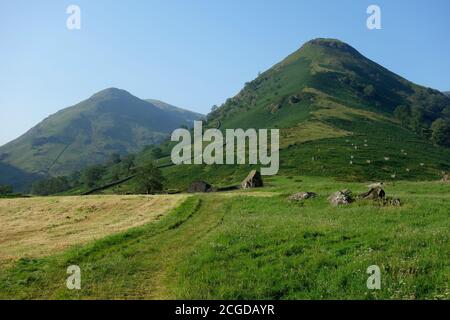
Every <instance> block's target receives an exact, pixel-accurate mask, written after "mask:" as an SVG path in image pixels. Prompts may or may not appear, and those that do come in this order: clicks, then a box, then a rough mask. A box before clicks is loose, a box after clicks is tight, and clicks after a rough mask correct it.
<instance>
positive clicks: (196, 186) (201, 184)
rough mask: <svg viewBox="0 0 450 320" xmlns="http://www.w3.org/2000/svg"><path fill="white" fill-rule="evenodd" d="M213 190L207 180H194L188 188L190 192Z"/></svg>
mask: <svg viewBox="0 0 450 320" xmlns="http://www.w3.org/2000/svg"><path fill="white" fill-rule="evenodd" d="M213 191H214V190H213V187H212V186H211V185H210V184H209V183H208V182H205V181H194V182H192V183H191V185H190V186H189V188H188V192H190V193H204V192H213Z"/></svg>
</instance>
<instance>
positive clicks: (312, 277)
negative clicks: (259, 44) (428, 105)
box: [0, 176, 450, 299]
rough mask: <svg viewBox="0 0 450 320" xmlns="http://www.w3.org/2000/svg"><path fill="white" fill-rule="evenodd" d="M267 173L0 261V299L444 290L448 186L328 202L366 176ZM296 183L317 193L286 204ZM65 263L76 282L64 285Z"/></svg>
mask: <svg viewBox="0 0 450 320" xmlns="http://www.w3.org/2000/svg"><path fill="white" fill-rule="evenodd" d="M265 182H266V186H265V187H264V188H261V189H255V190H250V191H236V192H224V193H211V194H196V195H190V196H186V199H185V200H184V202H182V203H181V205H179V206H177V207H176V208H172V209H168V210H167V213H166V214H164V215H162V216H161V217H160V219H157V220H152V221H148V222H147V223H146V224H144V225H141V226H137V227H132V228H130V229H128V230H126V231H122V232H112V234H110V235H106V236H105V237H103V238H102V239H98V240H93V241H90V242H88V243H82V244H75V245H73V246H71V247H70V248H68V249H65V250H62V251H60V252H48V254H46V255H39V256H35V255H34V253H33V251H32V250H31V251H30V252H29V253H28V254H24V255H23V256H22V257H21V258H18V259H16V260H15V261H14V262H13V263H9V264H8V265H3V266H2V267H1V269H0V298H2V299H449V294H450V289H449V283H450V263H449V261H450V259H449V258H450V245H449V230H450V228H449V227H450V220H449V212H450V210H449V209H450V192H449V185H448V184H444V183H441V182H431V181H430V182H410V181H398V182H396V183H395V185H394V184H388V185H386V186H385V190H386V192H387V194H388V196H395V197H399V198H400V199H401V201H402V206H401V207H389V206H387V207H385V206H380V205H379V204H378V203H373V202H365V201H361V202H355V203H353V204H351V205H348V206H341V207H334V206H331V205H330V204H329V203H328V201H327V197H328V195H329V194H331V193H333V192H334V191H336V190H339V189H343V188H349V189H351V190H352V191H353V192H354V193H359V192H363V191H366V190H367V186H366V184H365V183H356V182H352V183H349V182H339V181H335V180H332V179H329V178H320V177H304V176H301V177H300V176H284V177H282V176H279V177H271V178H267V179H266V180H265ZM298 191H313V192H316V193H318V197H316V198H314V199H309V200H305V201H303V202H289V201H288V200H287V198H288V196H289V195H290V194H292V193H294V192H298ZM96 197H98V199H101V198H102V197H117V198H118V199H120V198H121V197H123V196H96ZM60 198H61V201H63V199H66V198H71V197H60ZM39 199H40V198H37V199H36V200H37V201H39ZM24 200H25V199H24ZM2 201H5V200H0V202H2ZM41 201H42V200H41ZM49 206H51V205H50V204H49ZM146 211H148V212H152V208H151V207H148V208H147V209H146ZM129 215H131V216H132V215H133V213H129ZM2 230H3V229H2ZM1 232H3V231H1ZM37 232H39V231H37ZM0 248H1V247H0ZM1 250H2V249H1ZM73 264H75V265H78V266H80V268H81V272H82V288H81V290H74V291H70V290H68V289H67V288H66V283H65V282H66V279H67V274H66V269H67V267H68V266H69V265H73ZM371 265H378V266H379V267H380V269H381V283H382V285H381V290H368V289H367V287H366V280H367V278H368V276H369V275H368V274H366V270H367V268H368V267H369V266H371Z"/></svg>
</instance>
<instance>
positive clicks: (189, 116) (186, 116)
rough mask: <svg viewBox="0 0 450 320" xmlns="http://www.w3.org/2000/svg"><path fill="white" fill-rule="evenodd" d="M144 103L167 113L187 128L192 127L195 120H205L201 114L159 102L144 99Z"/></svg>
mask: <svg viewBox="0 0 450 320" xmlns="http://www.w3.org/2000/svg"><path fill="white" fill-rule="evenodd" d="M145 101H147V102H150V103H151V104H153V105H154V106H155V107H157V108H159V109H161V110H163V111H165V112H167V113H168V114H170V115H171V116H172V117H173V118H174V119H176V118H179V119H180V121H182V122H186V123H187V125H188V126H189V127H190V126H192V124H193V122H194V121H195V120H201V119H204V118H205V116H204V115H203V114H200V113H196V112H192V111H188V110H185V109H181V108H178V107H175V106H173V105H171V104H168V103H165V102H163V101H160V100H155V99H145Z"/></svg>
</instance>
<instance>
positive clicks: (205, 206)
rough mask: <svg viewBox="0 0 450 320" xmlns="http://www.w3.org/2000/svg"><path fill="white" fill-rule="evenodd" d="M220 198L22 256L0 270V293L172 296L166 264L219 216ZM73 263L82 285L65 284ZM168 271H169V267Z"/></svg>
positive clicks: (19, 295) (45, 296)
mask: <svg viewBox="0 0 450 320" xmlns="http://www.w3.org/2000/svg"><path fill="white" fill-rule="evenodd" d="M220 205H221V202H220V201H214V197H208V196H206V197H203V198H202V199H199V198H198V197H191V198H189V199H188V200H186V201H185V202H184V203H183V204H182V205H181V206H180V207H179V208H177V209H175V210H174V211H173V212H172V213H170V214H169V215H167V216H166V217H164V218H163V219H162V220H161V221H159V222H156V223H150V224H148V225H146V226H143V227H139V228H135V229H131V230H129V231H127V232H124V233H120V234H117V235H113V236H110V237H107V238H105V239H103V240H99V241H96V242H94V243H92V244H90V245H88V246H85V247H76V248H74V249H70V250H69V251H67V252H64V253H62V254H59V255H55V256H50V257H46V258H41V259H21V260H19V261H18V262H17V263H16V264H15V266H14V267H12V268H9V269H7V270H2V271H3V272H2V273H0V298H1V299H13V298H14V299H15V298H20V299H122V298H124V299H164V298H174V296H173V293H172V292H171V291H170V290H169V287H168V286H167V283H169V282H171V279H170V278H168V272H167V271H169V270H174V268H175V266H176V265H177V264H178V263H179V262H180V261H182V260H183V259H184V258H185V257H186V256H187V255H189V254H190V252H191V251H192V250H194V249H195V247H196V245H198V243H199V242H202V241H204V239H205V238H206V237H207V236H208V233H209V231H210V230H212V229H214V228H215V227H216V226H217V225H218V224H219V223H220V221H221V216H220V215H217V214H215V212H217V210H216V208H217V207H218V206H220ZM73 264H74V265H78V266H79V267H80V268H81V272H82V290H79V291H69V290H67V289H66V287H65V281H66V278H67V274H66V268H67V267H68V266H69V265H73ZM171 275H172V276H173V273H171Z"/></svg>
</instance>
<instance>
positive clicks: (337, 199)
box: [328, 189, 353, 206]
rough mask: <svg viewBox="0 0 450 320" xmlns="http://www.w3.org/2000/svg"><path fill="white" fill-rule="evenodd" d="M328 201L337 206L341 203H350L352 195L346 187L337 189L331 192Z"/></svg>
mask: <svg viewBox="0 0 450 320" xmlns="http://www.w3.org/2000/svg"><path fill="white" fill-rule="evenodd" d="M328 201H329V202H330V203H331V204H333V205H335V206H337V205H342V204H345V205H347V204H350V203H352V202H353V195H352V192H351V191H350V190H348V189H345V190H341V191H337V192H335V193H333V194H332V195H331V196H330V197H329V198H328Z"/></svg>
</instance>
